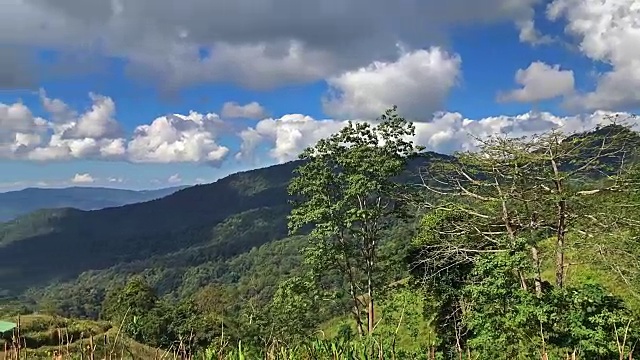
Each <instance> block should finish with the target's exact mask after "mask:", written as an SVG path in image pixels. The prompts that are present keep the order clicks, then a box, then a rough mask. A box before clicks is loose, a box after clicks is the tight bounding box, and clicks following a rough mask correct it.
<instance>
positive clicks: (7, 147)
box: [0, 103, 47, 159]
mask: <svg viewBox="0 0 640 360" xmlns="http://www.w3.org/2000/svg"><path fill="white" fill-rule="evenodd" d="M46 132H47V122H46V120H44V119H42V118H39V117H36V116H34V115H33V113H32V112H31V110H29V108H28V107H26V106H25V105H24V104H22V103H15V104H11V105H6V104H2V103H0V158H8V159H18V158H22V157H24V155H25V154H28V153H29V152H30V151H32V150H33V149H35V148H36V147H37V146H39V145H40V144H41V143H42V142H43V140H44V138H45V137H46Z"/></svg>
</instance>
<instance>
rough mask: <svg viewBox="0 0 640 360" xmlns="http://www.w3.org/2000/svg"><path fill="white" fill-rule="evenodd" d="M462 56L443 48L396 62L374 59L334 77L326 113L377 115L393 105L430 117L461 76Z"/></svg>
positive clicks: (408, 55) (404, 112)
mask: <svg viewBox="0 0 640 360" xmlns="http://www.w3.org/2000/svg"><path fill="white" fill-rule="evenodd" d="M461 62H462V61H461V59H460V57H459V56H458V55H452V54H449V53H447V52H445V51H443V50H442V49H440V48H436V47H434V48H431V49H429V50H418V51H415V52H410V53H404V54H402V55H401V56H400V58H399V59H398V60H397V61H396V62H374V63H372V64H370V65H369V66H367V67H363V68H360V69H358V70H355V71H348V72H346V73H344V74H342V75H340V76H336V77H333V78H330V79H329V80H328V81H327V82H328V84H329V86H330V87H331V89H330V92H329V96H328V97H327V98H325V99H324V100H323V105H324V109H325V112H326V113H327V114H329V115H331V116H334V117H338V118H376V117H377V116H379V115H381V112H382V111H384V110H385V109H386V108H389V107H391V106H392V105H397V106H398V107H399V109H400V111H401V113H402V115H404V116H407V117H410V118H412V119H426V118H429V117H430V116H431V114H432V113H433V112H434V111H437V110H441V107H442V106H443V103H444V101H445V99H446V97H447V95H448V94H449V92H450V91H451V89H452V88H453V87H454V86H455V85H456V84H457V82H458V79H459V77H460V66H461Z"/></svg>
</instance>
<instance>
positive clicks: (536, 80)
mask: <svg viewBox="0 0 640 360" xmlns="http://www.w3.org/2000/svg"><path fill="white" fill-rule="evenodd" d="M515 80H516V82H517V83H518V84H520V85H522V88H520V89H515V90H511V91H509V92H507V93H502V94H498V100H499V101H518V102H536V101H541V100H547V99H553V98H556V97H558V96H563V95H569V94H571V93H572V92H573V89H574V86H575V80H574V78H573V71H571V70H561V69H560V65H548V64H545V63H543V62H541V61H535V62H532V63H531V65H529V67H528V68H526V69H518V71H516V76H515Z"/></svg>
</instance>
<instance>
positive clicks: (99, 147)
mask: <svg viewBox="0 0 640 360" xmlns="http://www.w3.org/2000/svg"><path fill="white" fill-rule="evenodd" d="M40 94H41V100H42V104H43V107H44V108H45V110H46V111H47V112H48V113H49V115H50V117H51V119H50V120H49V121H47V120H45V119H43V118H40V117H35V116H34V115H33V114H32V112H31V111H30V109H29V108H27V107H26V106H25V105H24V104H22V103H15V104H11V105H6V104H2V103H0V159H1V158H4V159H23V160H33V161H61V160H72V159H93V160H120V161H131V162H135V163H144V162H151V163H170V162H195V163H204V164H209V165H214V166H217V165H219V164H220V163H221V162H222V161H223V160H224V159H225V158H226V156H227V154H228V152H229V149H228V148H227V147H224V146H221V145H219V144H218V143H217V137H218V135H219V133H220V131H221V130H222V128H223V127H224V123H223V122H222V120H220V118H219V117H218V115H216V114H206V115H202V114H198V113H195V112H191V113H190V114H189V115H179V114H174V115H169V116H162V117H159V118H157V119H155V120H154V121H153V122H152V123H151V124H148V125H140V126H138V127H137V128H136V129H135V131H134V133H133V134H132V136H131V138H130V139H129V140H127V139H126V138H125V137H124V134H123V131H122V129H121V126H120V124H119V123H118V122H117V120H116V119H115V117H114V115H115V103H114V101H113V100H112V99H111V98H108V97H105V96H101V95H96V94H90V99H91V100H92V103H93V105H92V106H91V108H90V109H88V110H87V111H85V112H84V113H80V114H79V113H78V112H76V111H75V110H73V109H71V108H70V107H69V106H68V105H67V104H66V103H64V102H63V101H61V100H58V99H51V98H48V97H47V96H46V94H45V93H44V91H41V93H40ZM250 105H251V104H250ZM249 110H255V109H254V108H253V106H249Z"/></svg>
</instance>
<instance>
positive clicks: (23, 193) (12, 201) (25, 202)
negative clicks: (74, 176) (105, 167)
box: [0, 186, 186, 222]
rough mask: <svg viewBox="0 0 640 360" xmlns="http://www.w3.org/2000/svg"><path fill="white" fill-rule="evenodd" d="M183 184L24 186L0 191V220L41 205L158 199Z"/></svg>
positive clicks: (90, 206) (98, 205)
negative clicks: (150, 186) (134, 187)
mask: <svg viewBox="0 0 640 360" xmlns="http://www.w3.org/2000/svg"><path fill="white" fill-rule="evenodd" d="M184 188H186V186H177V187H170V188H165V189H158V190H126V189H111V188H101V187H68V188H62V189H42V188H26V189H22V190H17V191H9V192H5V193H0V222H3V221H9V220H12V219H14V218H16V217H18V216H20V215H24V214H27V213H30V212H33V211H36V210H40V209H57V208H75V209H80V210H97V209H104V208H109V207H116V206H122V205H127V204H133V203H138V202H144V201H149V200H153V199H159V198H162V197H165V196H167V195H170V194H173V193H174V192H176V191H179V190H181V189H184Z"/></svg>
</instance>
